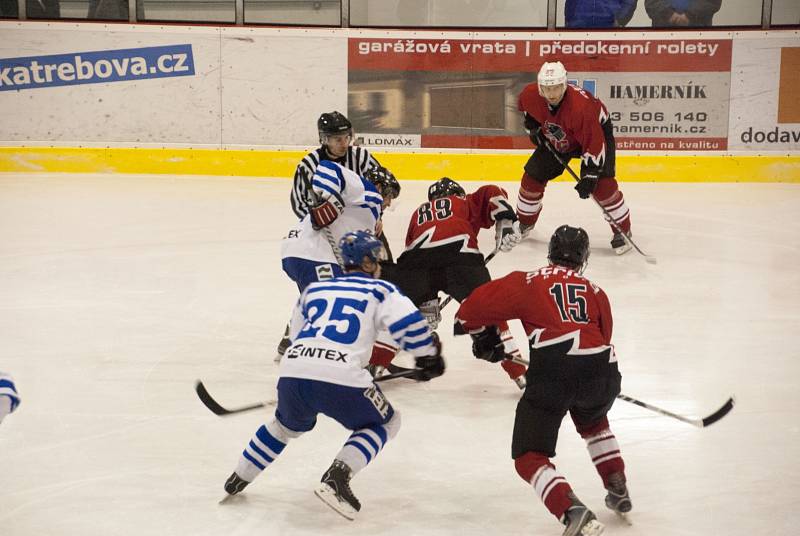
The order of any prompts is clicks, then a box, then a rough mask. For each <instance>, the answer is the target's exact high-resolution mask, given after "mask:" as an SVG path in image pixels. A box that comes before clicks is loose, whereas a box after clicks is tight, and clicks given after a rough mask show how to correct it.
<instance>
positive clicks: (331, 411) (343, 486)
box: [225, 231, 444, 520]
mask: <svg viewBox="0 0 800 536" xmlns="http://www.w3.org/2000/svg"><path fill="white" fill-rule="evenodd" d="M340 248H341V255H342V260H343V262H344V265H345V273H344V274H343V275H341V276H338V277H335V278H333V279H331V280H329V281H323V282H316V283H311V284H309V285H308V286H307V287H306V289H305V291H304V292H303V293H302V295H301V296H300V299H299V300H298V302H297V305H296V306H295V309H294V313H293V318H292V324H291V340H292V344H291V346H290V347H289V349H288V350H287V351H286V355H285V356H284V359H283V360H282V361H281V364H280V378H279V380H278V404H277V409H276V410H275V416H274V417H273V418H272V419H271V420H270V421H268V422H267V423H266V424H264V425H263V426H261V427H259V428H258V430H257V431H256V433H255V435H254V436H253V438H252V439H251V440H250V442H249V443H248V444H247V446H246V447H245V449H244V451H243V452H242V455H241V457H240V458H239V462H238V465H237V466H236V470H235V471H234V473H233V474H232V475H231V476H230V477H229V478H228V480H227V481H226V482H225V491H226V492H227V493H228V494H230V495H235V494H237V493H239V492H241V491H242V490H243V489H244V488H245V486H247V485H248V484H249V483H250V482H252V481H253V480H254V479H255V478H256V477H257V476H258V475H259V474H261V472H262V471H263V470H264V469H266V468H267V466H269V465H270V464H271V463H272V462H273V461H274V460H275V458H276V457H277V456H278V455H279V454H280V453H281V452H282V451H283V449H284V448H285V447H286V444H287V443H288V442H289V440H290V439H293V438H296V437H298V436H300V435H301V434H303V433H304V432H308V431H309V430H311V429H312V428H314V425H315V424H316V422H317V415H318V414H320V413H322V414H323V415H327V416H328V417H330V418H332V419H334V420H336V421H337V422H339V423H340V424H341V425H342V426H344V427H345V428H347V429H349V430H352V434H350V436H349V437H348V439H347V440H346V441H345V444H344V446H343V447H342V449H341V450H340V451H339V453H338V454H337V455H336V457H335V458H334V461H333V463H332V464H331V466H330V468H328V470H327V471H326V472H325V474H324V475H323V477H322V481H321V485H320V486H319V488H318V489H317V490H316V491H315V493H316V495H317V496H318V497H319V498H320V499H321V500H322V501H323V502H325V503H326V504H327V505H328V506H330V507H331V508H333V509H334V510H336V511H337V512H338V513H339V514H341V515H342V516H344V517H345V518H347V519H350V520H352V519H354V518H355V515H356V513H357V512H358V511H359V510H360V509H361V504H360V503H359V501H358V499H357V498H356V497H355V495H354V494H353V492H352V491H351V489H350V479H351V478H352V477H353V476H354V475H355V474H356V473H358V472H359V471H361V470H362V469H363V468H364V467H366V466H367V464H368V463H369V462H371V461H372V460H374V459H375V457H376V456H377V455H378V454H379V453H380V451H381V450H382V449H383V447H384V446H385V444H386V442H387V441H389V440H390V439H392V438H393V437H394V436H395V434H397V431H398V429H399V427H400V416H399V413H398V412H397V411H395V409H394V408H393V407H392V405H391V404H390V403H389V401H388V400H387V399H386V397H385V396H384V395H383V393H382V392H381V390H380V388H379V387H378V386H377V385H376V384H375V383H374V382H373V379H372V376H371V375H370V374H369V372H367V370H366V369H365V367H366V365H367V363H368V362H369V359H370V355H371V352H372V345H373V342H374V341H375V337H376V335H377V333H378V331H380V330H388V331H389V332H390V333H391V335H392V337H393V338H394V340H395V341H396V342H397V344H398V345H400V346H401V347H402V348H403V349H405V350H406V351H408V352H410V353H412V354H413V355H414V356H415V358H416V366H417V379H419V380H429V379H431V378H435V377H437V376H440V375H442V374H443V373H444V359H443V358H442V355H441V344H440V343H439V341H438V338H435V337H434V336H433V334H432V332H431V331H430V329H429V328H428V324H427V322H426V320H425V319H424V318H423V317H422V314H421V313H420V312H419V310H418V309H417V308H416V307H415V306H414V304H413V303H411V300H410V299H408V298H407V297H406V296H404V295H403V294H402V293H401V292H400V291H399V290H398V289H397V287H395V286H394V285H392V284H391V283H388V282H386V281H381V280H379V279H377V278H378V277H380V263H379V259H380V251H381V249H382V244H381V242H380V241H379V240H378V239H377V238H375V237H374V235H372V234H371V233H369V232H367V231H357V232H354V233H347V234H346V235H345V236H343V237H342V240H341V242H340Z"/></svg>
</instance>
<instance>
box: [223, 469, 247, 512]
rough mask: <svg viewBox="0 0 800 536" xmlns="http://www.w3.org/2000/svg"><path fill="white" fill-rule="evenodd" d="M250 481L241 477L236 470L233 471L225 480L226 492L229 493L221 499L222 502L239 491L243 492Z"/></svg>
mask: <svg viewBox="0 0 800 536" xmlns="http://www.w3.org/2000/svg"><path fill="white" fill-rule="evenodd" d="M249 483H250V482H248V481H247V480H245V479H243V478H240V477H239V475H237V474H236V473H235V472H234V473H231V476H229V477H228V480H226V481H225V493H227V495H226V496H225V497H223V499H222V500H221V501H219V502H220V504H222V503H224V502H225V501H227V500H228V499H230V498H231V497H233V496H234V495H236V494H237V493H241V492H242V491H243V490H244V488H246V487H247V485H248V484H249Z"/></svg>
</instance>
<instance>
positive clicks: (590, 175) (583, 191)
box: [575, 171, 600, 199]
mask: <svg viewBox="0 0 800 536" xmlns="http://www.w3.org/2000/svg"><path fill="white" fill-rule="evenodd" d="M598 180H600V174H599V173H597V172H596V171H584V172H583V176H582V177H581V180H579V181H578V184H576V185H575V190H576V191H577V192H578V195H579V196H580V197H581V199H589V196H590V195H592V192H594V189H595V188H597V181H598Z"/></svg>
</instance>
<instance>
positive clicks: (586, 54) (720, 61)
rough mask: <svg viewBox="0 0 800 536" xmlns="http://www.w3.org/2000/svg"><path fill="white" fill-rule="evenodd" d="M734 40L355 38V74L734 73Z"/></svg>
mask: <svg viewBox="0 0 800 536" xmlns="http://www.w3.org/2000/svg"><path fill="white" fill-rule="evenodd" d="M731 50H732V41H731V40H730V39H710V40H699V39H681V40H669V41H667V40H637V41H632V40H606V39H597V40H579V41H563V40H558V41H523V40H514V41H485V40H474V41H473V40H450V39H444V40H441V39H364V38H353V39H350V42H349V47H348V61H349V64H348V65H349V69H350V70H351V71H387V70H389V71H475V72H520V71H532V72H537V71H538V70H539V67H540V66H541V65H542V63H544V62H546V61H561V62H563V63H564V64H565V65H566V64H569V67H570V70H571V71H613V72H616V71H625V72H696V71H706V72H709V71H723V72H728V71H730V67H731Z"/></svg>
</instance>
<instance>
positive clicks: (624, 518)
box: [613, 510, 633, 527]
mask: <svg viewBox="0 0 800 536" xmlns="http://www.w3.org/2000/svg"><path fill="white" fill-rule="evenodd" d="M613 512H614V513H615V514H617V517H618V518H620V519H621V520H622V522H623V523H625V524H626V525H628V526H629V527H631V526H633V523H632V522H631V518H629V517H628V514H627V513H626V512H617V511H616V510H613Z"/></svg>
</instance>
